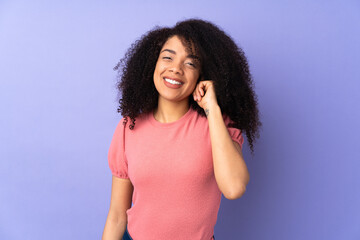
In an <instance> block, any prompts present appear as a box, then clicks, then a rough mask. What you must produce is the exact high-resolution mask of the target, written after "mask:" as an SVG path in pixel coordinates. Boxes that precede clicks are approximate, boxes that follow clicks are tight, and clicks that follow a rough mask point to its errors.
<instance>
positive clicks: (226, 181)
mask: <svg viewBox="0 0 360 240" xmlns="http://www.w3.org/2000/svg"><path fill="white" fill-rule="evenodd" d="M205 113H206V115H207V118H208V122H209V131H210V139H211V148H212V156H213V162H214V172H215V178H216V182H217V184H218V186H219V189H220V190H221V192H222V193H223V194H224V196H225V197H226V198H227V199H231V200H233V199H237V198H240V197H241V196H242V195H243V194H244V192H245V190H246V185H247V184H248V182H249V178H250V176H249V172H248V169H247V167H246V164H245V161H244V158H243V155H242V152H241V148H240V146H239V145H238V143H236V142H234V141H233V140H232V139H231V137H230V134H229V132H228V130H227V128H226V126H225V123H224V120H223V117H222V115H221V109H220V107H219V106H218V105H209V106H207V107H206V108H205Z"/></svg>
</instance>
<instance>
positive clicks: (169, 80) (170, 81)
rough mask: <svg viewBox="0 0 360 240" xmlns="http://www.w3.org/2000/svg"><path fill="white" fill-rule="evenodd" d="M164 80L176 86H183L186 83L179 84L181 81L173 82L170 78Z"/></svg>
mask: <svg viewBox="0 0 360 240" xmlns="http://www.w3.org/2000/svg"><path fill="white" fill-rule="evenodd" d="M164 80H165V81H166V82H168V83H171V84H176V85H182V84H184V83H182V82H179V81H176V80H173V79H170V78H164Z"/></svg>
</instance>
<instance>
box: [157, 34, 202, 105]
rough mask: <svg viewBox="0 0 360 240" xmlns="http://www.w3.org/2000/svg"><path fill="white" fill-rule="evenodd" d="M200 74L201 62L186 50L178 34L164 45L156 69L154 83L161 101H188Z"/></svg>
mask: <svg viewBox="0 0 360 240" xmlns="http://www.w3.org/2000/svg"><path fill="white" fill-rule="evenodd" d="M199 75H200V62H199V61H198V60H197V57H196V56H194V55H191V54H190V53H189V52H187V51H186V48H185V46H184V45H183V44H182V42H181V40H180V38H179V37H177V36H173V37H170V38H169V39H168V40H167V41H166V42H165V44H164V46H163V47H162V49H161V51H160V54H159V58H158V60H157V63H156V67H155V71H154V84H155V87H156V89H157V91H158V93H159V101H162V100H167V101H173V102H181V101H188V97H189V95H191V94H192V92H193V91H194V90H195V86H196V83H197V80H198V79H199Z"/></svg>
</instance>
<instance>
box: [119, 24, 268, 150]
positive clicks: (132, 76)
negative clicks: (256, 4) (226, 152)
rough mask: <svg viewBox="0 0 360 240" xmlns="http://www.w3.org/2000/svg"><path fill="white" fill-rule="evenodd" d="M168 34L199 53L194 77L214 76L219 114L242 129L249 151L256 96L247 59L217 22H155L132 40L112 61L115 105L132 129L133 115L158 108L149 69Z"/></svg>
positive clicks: (256, 125)
mask: <svg viewBox="0 0 360 240" xmlns="http://www.w3.org/2000/svg"><path fill="white" fill-rule="evenodd" d="M172 36H178V37H179V38H180V39H181V41H182V42H183V44H184V46H186V48H187V50H188V51H190V52H191V53H195V54H196V55H197V56H199V58H200V59H199V60H200V65H201V71H200V77H199V79H198V82H199V81H200V80H201V77H203V79H211V80H213V83H214V87H215V93H216V98H217V102H218V104H219V106H220V109H221V112H222V114H224V113H225V114H226V115H228V116H229V117H230V119H231V120H232V121H233V122H234V123H232V124H231V123H230V124H229V127H235V128H238V129H240V130H241V131H242V132H243V131H245V132H246V137H247V139H248V142H249V145H250V149H251V154H253V153H254V144H253V143H254V140H255V138H259V127H260V126H261V125H262V124H261V122H260V120H259V112H258V107H257V97H256V94H255V92H254V90H253V81H252V77H251V74H250V71H249V66H248V61H247V59H246V57H245V54H244V52H243V50H242V49H241V48H239V47H238V46H237V45H236V44H235V42H234V41H233V40H232V39H231V37H229V36H228V35H227V34H226V33H225V32H224V31H223V30H221V29H220V28H219V27H218V26H216V25H215V24H213V23H211V22H209V21H205V20H201V19H196V18H193V19H188V20H185V21H181V22H178V23H176V25H175V26H174V27H172V28H169V27H159V26H156V27H155V28H154V29H152V30H150V31H148V32H147V33H145V34H144V35H142V36H141V38H140V39H139V40H137V41H135V42H134V43H133V44H132V45H131V47H130V48H129V49H128V50H127V52H126V54H125V56H124V58H122V59H121V60H120V61H119V62H118V64H117V65H116V66H115V67H114V70H117V71H118V75H117V85H116V86H117V88H118V90H119V93H122V94H121V97H120V94H119V97H118V98H120V99H119V100H118V102H119V104H120V106H119V107H118V109H117V111H118V112H120V113H121V115H122V116H125V124H126V122H127V117H129V118H130V119H131V122H132V123H131V124H130V126H129V128H130V129H133V128H134V126H135V120H136V117H137V116H139V115H140V114H142V113H149V112H152V111H153V110H154V109H156V108H157V104H158V96H159V93H158V92H157V90H156V88H155V85H154V81H153V74H154V70H155V66H156V62H157V60H158V57H159V54H160V50H161V49H162V47H163V45H164V43H165V42H166V41H167V40H168V39H169V38H170V37H172ZM189 105H190V107H191V108H192V109H194V110H196V111H197V112H198V114H200V115H201V116H204V117H205V116H206V115H205V112H204V110H203V109H202V108H201V107H200V106H199V105H198V104H197V102H196V101H194V99H193V97H192V94H191V95H190V96H189Z"/></svg>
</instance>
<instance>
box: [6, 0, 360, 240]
mask: <svg viewBox="0 0 360 240" xmlns="http://www.w3.org/2000/svg"><path fill="white" fill-rule="evenodd" d="M191 17H198V18H203V19H205V20H210V21H212V22H214V23H215V24H217V25H219V26H220V27H221V28H222V29H223V30H224V31H225V32H227V33H228V34H229V35H230V36H231V37H232V38H233V39H234V40H235V42H236V43H237V44H238V45H239V46H240V47H241V48H242V49H243V50H244V51H245V54H246V56H247V58H248V60H249V65H250V71H251V73H252V75H253V79H254V83H255V91H256V93H257V95H258V101H259V110H260V113H261V115H260V116H261V121H262V123H263V126H262V129H261V138H260V139H259V140H258V141H257V143H256V145H255V155H254V156H253V157H252V156H251V155H250V150H249V146H248V144H247V142H246V141H245V144H244V148H243V149H244V150H243V152H244V158H245V161H246V163H247V165H248V168H249V172H250V183H249V185H248V186H247V191H246V193H245V194H244V195H243V197H242V198H240V199H237V200H234V201H230V200H228V199H226V198H224V197H222V201H221V207H220V211H219V215H218V222H217V224H216V226H215V236H216V239H219V240H232V239H235V240H237V239H239V240H242V239H243V240H268V239H269V240H272V239H277V240H289V239H291V240H303V239H314V240H315V239H316V240H318V239H326V240H335V239H347V240H352V239H354V240H355V239H360V227H359V226H360V205H359V203H360V190H359V189H360V188H359V186H360V174H359V170H360V161H359V160H360V154H359V142H360V137H359V136H360V128H359V123H360V113H359V109H360V108H359V103H360V94H359V90H360V74H359V73H360V68H359V66H360V47H359V46H360V44H359V43H360V27H359V23H360V3H359V1H340V0H339V1H265V0H259V1H256V0H255V1H212V0H210V1H209V0H206V1H205V0H202V1H193V0H191V1H188V0H184V1H173V2H172V1H163V0H162V1H130V0H129V1H52V2H51V1H39V0H34V1H18V0H13V1H10V0H9V1H0V90H1V91H0V110H1V117H0V126H1V129H0V141H1V142H0V143H1V144H0V239H4V240H7V239H10V240H12V239H31V240H32V239H34V240H35V239H36V240H37V239H59V240H60V239H100V238H101V235H102V232H103V228H104V224H105V220H106V216H107V213H108V209H109V204H110V193H111V172H110V170H109V167H108V160H107V153H108V149H109V146H110V141H111V138H112V135H113V133H114V130H115V127H116V125H117V123H118V121H119V120H120V119H121V117H122V116H121V115H120V114H119V113H117V111H116V109H117V106H118V104H117V101H116V100H117V98H116V97H117V92H116V88H115V83H116V79H115V77H116V72H114V71H113V70H112V68H113V67H114V66H115V65H116V64H117V62H118V60H119V59H120V58H122V57H123V56H124V54H125V51H126V50H127V49H128V48H129V47H130V45H131V44H132V43H133V42H134V41H135V40H136V39H138V38H139V37H140V36H141V35H142V34H144V33H145V32H147V31H148V30H150V29H152V28H153V27H154V26H155V25H159V26H173V25H174V24H175V23H176V22H177V21H179V20H185V19H187V18H191Z"/></svg>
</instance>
